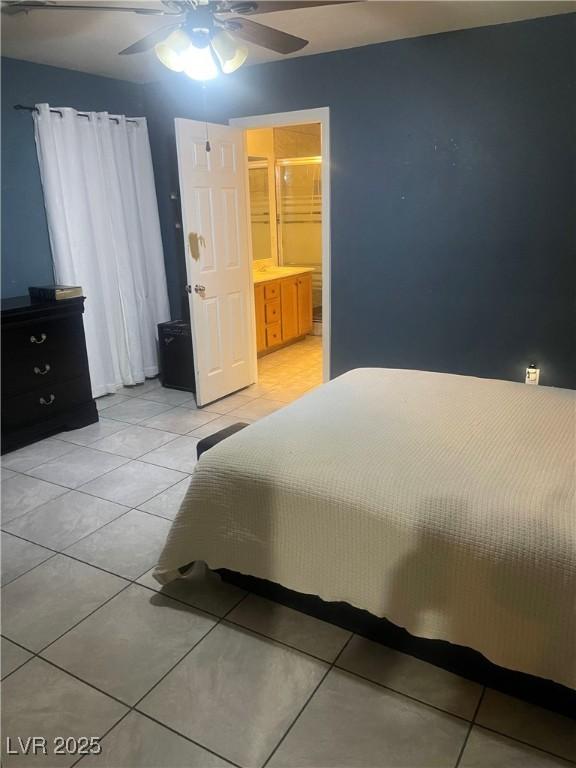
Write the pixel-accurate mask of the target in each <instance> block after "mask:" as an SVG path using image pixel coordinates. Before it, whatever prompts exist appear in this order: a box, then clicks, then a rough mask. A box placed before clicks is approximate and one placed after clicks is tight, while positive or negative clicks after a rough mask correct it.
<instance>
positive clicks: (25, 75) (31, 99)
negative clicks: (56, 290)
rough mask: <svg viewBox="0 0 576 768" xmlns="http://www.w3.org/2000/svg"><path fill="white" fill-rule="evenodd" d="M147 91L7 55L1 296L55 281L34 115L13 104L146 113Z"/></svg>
mask: <svg viewBox="0 0 576 768" xmlns="http://www.w3.org/2000/svg"><path fill="white" fill-rule="evenodd" d="M142 96H143V92H142V86H141V85H135V84H132V83H126V82H123V81H121V80H112V79H111V78H108V77H96V76H94V75H85V74H83V73H81V72H72V71H71V70H68V69H57V68H56V67H45V66H42V65H40V64H31V63H29V62H25V61H16V60H15V59H7V58H3V59H2V296H19V295H23V294H26V293H27V292H28V286H29V285H34V284H36V285H39V284H40V285H41V284H43V283H50V282H52V281H53V271H52V258H51V253H50V242H49V239H48V229H47V225H46V216H45V213H44V199H43V197H42V186H41V184H40V173H39V170H38V159H37V156H36V145H35V142H34V128H33V124H32V116H31V114H30V113H29V112H17V111H16V110H14V109H13V105H14V104H25V105H27V106H32V105H34V104H36V103H41V102H48V103H49V104H51V105H53V106H64V107H76V108H77V109H80V110H95V111H100V110H107V111H108V112H112V113H114V112H116V113H121V114H128V115H141V114H142V112H143V99H142Z"/></svg>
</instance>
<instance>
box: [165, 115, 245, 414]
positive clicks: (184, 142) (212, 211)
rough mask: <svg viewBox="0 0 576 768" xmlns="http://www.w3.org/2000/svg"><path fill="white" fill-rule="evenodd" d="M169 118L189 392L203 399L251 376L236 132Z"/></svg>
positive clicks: (241, 164)
mask: <svg viewBox="0 0 576 768" xmlns="http://www.w3.org/2000/svg"><path fill="white" fill-rule="evenodd" d="M175 123H176V147H177V151H178V171H179V176H180V198H181V203H182V223H183V229H184V242H185V251H186V274H187V277H188V284H189V291H190V294H189V299H190V321H191V324H192V341H193V345H194V365H195V371H196V400H197V402H198V405H207V404H208V403H211V402H212V401H213V400H218V399H219V398H221V397H224V396H225V395H228V394H230V393H231V392H235V391H236V390H238V389H242V388H243V387H247V386H248V385H250V384H252V383H253V382H254V380H255V375H254V374H255V362H254V360H255V357H254V355H255V340H254V333H253V327H252V314H253V311H252V301H251V292H252V283H251V279H250V269H251V258H250V246H249V240H248V237H249V235H248V215H247V199H246V190H247V184H246V162H245V158H244V139H243V134H242V131H241V130H240V129H237V128H231V127H229V126H225V125H213V124H210V125H208V126H206V124H205V123H199V122H196V121H194V120H184V119H181V118H177V119H176V120H175ZM207 132H208V136H209V139H210V150H209V151H208V149H207V145H206V136H207Z"/></svg>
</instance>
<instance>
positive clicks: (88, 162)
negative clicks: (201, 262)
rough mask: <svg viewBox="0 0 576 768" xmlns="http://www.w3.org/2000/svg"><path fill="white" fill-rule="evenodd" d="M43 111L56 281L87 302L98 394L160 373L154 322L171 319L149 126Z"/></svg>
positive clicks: (41, 148) (39, 138)
mask: <svg viewBox="0 0 576 768" xmlns="http://www.w3.org/2000/svg"><path fill="white" fill-rule="evenodd" d="M36 106H37V110H38V111H37V112H35V113H34V126H35V136H36V147H37V150H38V161H39V164H40V176H41V179H42V186H43V189H44V203H45V206H46V215H47V218H48V229H49V232H50V243H51V246H52V257H53V260H54V272H55V278H56V282H57V283H61V284H64V285H81V286H82V289H83V293H84V295H85V296H86V305H85V313H84V328H85V332H86V346H87V349H88V361H89V365H90V377H91V380H92V393H93V395H94V397H99V396H100V395H104V394H106V393H108V392H115V391H116V390H118V389H119V388H120V387H121V386H122V385H123V384H127V385H129V384H137V383H139V382H142V381H144V378H145V377H150V376H155V375H156V374H157V373H158V360H157V350H156V337H157V332H156V326H157V324H158V323H160V322H163V321H165V320H168V319H169V317H170V312H169V308H168V293H167V289H166V273H165V269H164V256H163V251H162V240H161V236H160V223H159V218H158V205H157V201H156V190H155V186H154V175H153V171H152V158H151V154H150V143H149V140H148V128H147V125H146V120H145V118H130V119H129V120H128V119H126V118H125V117H124V116H122V115H114V116H111V115H108V113H107V112H99V113H96V112H90V113H82V114H80V113H78V112H77V111H76V110H74V109H70V108H58V111H51V110H50V107H49V106H48V104H38V105H36Z"/></svg>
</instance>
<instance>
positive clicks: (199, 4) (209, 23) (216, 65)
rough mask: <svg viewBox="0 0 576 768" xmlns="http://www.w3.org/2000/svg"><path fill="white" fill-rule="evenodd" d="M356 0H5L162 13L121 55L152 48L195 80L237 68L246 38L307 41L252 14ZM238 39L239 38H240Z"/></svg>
mask: <svg viewBox="0 0 576 768" xmlns="http://www.w3.org/2000/svg"><path fill="white" fill-rule="evenodd" d="M349 1H351V2H354V0H323V1H320V2H312V1H308V0H295V2H292V1H291V0H277V1H273V0H162V6H163V7H161V8H160V7H156V8H153V7H134V6H132V7H130V5H129V4H128V5H126V6H121V5H104V4H102V3H101V2H98V0H95V2H94V3H93V4H92V5H90V4H88V3H87V4H80V3H63V2H60V3H59V2H54V1H53V0H4V2H3V3H2V12H3V13H4V14H7V15H15V14H17V13H27V12H30V11H38V10H43V11H45V10H59V11H63V10H71V11H105V12H120V13H137V14H141V15H147V16H164V17H166V18H167V19H168V18H169V19H174V20H173V21H171V23H169V24H167V25H166V26H163V27H161V28H160V29H157V30H155V31H154V32H152V33H150V34H149V35H146V36H145V37H143V38H141V39H140V40H137V41H136V42H135V43H132V45H129V46H128V47H127V48H125V49H124V50H123V51H120V55H122V56H126V55H131V54H134V53H143V52H144V51H148V50H150V49H151V48H154V50H155V52H156V55H157V57H158V58H159V59H160V61H161V62H162V64H164V66H166V67H168V69H171V70H173V71H175V72H184V73H185V74H187V75H188V76H189V77H191V78H192V79H194V80H211V79H212V78H214V77H216V76H217V75H218V72H219V71H222V72H223V73H224V74H229V73H231V72H234V71H235V70H236V69H238V68H239V67H241V66H242V64H243V63H244V62H245V61H246V59H247V58H248V49H247V48H246V47H245V46H244V45H242V41H245V42H248V43H252V44H254V45H258V46H260V47H261V48H266V49H267V50H270V51H275V52H276V53H281V54H288V53H294V52H296V51H299V50H300V49H301V48H304V46H306V45H308V40H305V39H304V38H302V37H296V36H295V35H290V34H288V33H287V32H282V31H280V30H279V29H274V28H273V27H269V26H267V25H265V24H260V23H258V22H256V21H253V20H252V19H251V18H246V17H248V16H256V15H258V14H262V13H271V12H274V11H291V10H296V9H302V8H310V7H314V6H322V5H338V4H340V3H341V2H349ZM237 41H241V42H240V43H238V42H237Z"/></svg>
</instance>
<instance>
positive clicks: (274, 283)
mask: <svg viewBox="0 0 576 768" xmlns="http://www.w3.org/2000/svg"><path fill="white" fill-rule="evenodd" d="M274 271H278V270H271V272H274ZM311 272H312V270H307V271H305V272H297V273H295V274H291V275H289V276H287V277H282V278H280V279H278V278H276V277H272V276H270V279H262V278H261V277H258V278H255V280H254V292H255V305H256V340H257V349H258V355H259V356H261V355H264V354H266V353H268V352H272V351H273V350H275V349H276V348H278V347H280V346H284V345H286V344H289V343H291V342H294V341H297V340H299V339H301V338H302V337H303V336H305V335H306V334H307V333H310V331H311V330H312V275H311Z"/></svg>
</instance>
